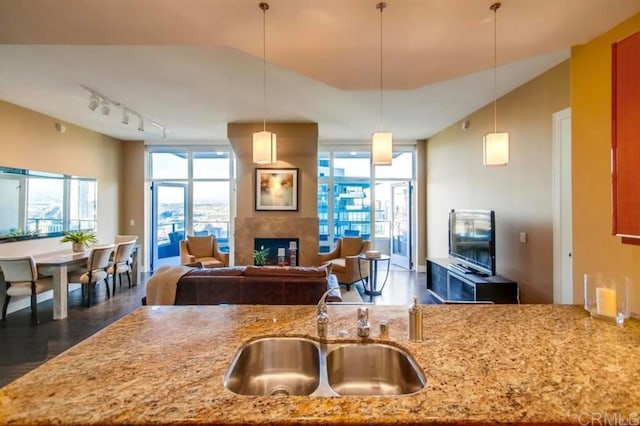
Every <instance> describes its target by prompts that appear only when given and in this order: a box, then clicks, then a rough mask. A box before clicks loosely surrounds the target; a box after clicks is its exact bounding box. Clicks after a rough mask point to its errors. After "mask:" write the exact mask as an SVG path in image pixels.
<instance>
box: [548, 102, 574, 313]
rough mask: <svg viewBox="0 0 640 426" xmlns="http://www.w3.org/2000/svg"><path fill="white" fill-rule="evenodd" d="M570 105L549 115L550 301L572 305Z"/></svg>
mask: <svg viewBox="0 0 640 426" xmlns="http://www.w3.org/2000/svg"><path fill="white" fill-rule="evenodd" d="M574 302H575V301H574V300H573V258H572V220H571V108H567V109H564V110H562V111H558V112H556V113H554V114H553V303H562V304H572V303H574Z"/></svg>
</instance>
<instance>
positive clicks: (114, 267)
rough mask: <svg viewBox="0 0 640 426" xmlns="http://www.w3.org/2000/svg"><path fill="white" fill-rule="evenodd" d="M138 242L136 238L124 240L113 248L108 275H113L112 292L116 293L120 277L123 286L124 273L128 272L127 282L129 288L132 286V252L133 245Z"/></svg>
mask: <svg viewBox="0 0 640 426" xmlns="http://www.w3.org/2000/svg"><path fill="white" fill-rule="evenodd" d="M135 244H136V242H135V240H132V241H127V242H122V243H119V244H116V246H115V249H114V250H113V261H112V262H111V264H110V265H109V266H108V267H107V275H111V277H112V278H111V282H112V283H113V291H112V294H113V295H115V294H116V281H117V280H118V277H120V287H121V288H122V275H121V274H124V273H126V274H127V282H128V283H129V288H131V273H130V271H131V262H132V260H131V253H133V246H134V245H135Z"/></svg>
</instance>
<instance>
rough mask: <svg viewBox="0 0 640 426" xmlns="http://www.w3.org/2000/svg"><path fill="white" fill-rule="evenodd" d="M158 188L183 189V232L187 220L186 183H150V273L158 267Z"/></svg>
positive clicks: (187, 191) (187, 186)
mask: <svg viewBox="0 0 640 426" xmlns="http://www.w3.org/2000/svg"><path fill="white" fill-rule="evenodd" d="M159 187H167V188H183V189H184V197H183V203H184V229H185V232H186V230H187V225H188V223H187V218H188V211H187V208H188V197H189V185H188V184H187V183H186V182H152V183H151V187H150V189H151V232H150V236H151V241H150V244H149V247H151V256H150V259H151V265H150V268H149V270H150V271H151V272H153V271H155V268H156V266H157V265H158V238H157V234H158V232H157V231H158V229H157V226H158V223H157V222H158V188H159Z"/></svg>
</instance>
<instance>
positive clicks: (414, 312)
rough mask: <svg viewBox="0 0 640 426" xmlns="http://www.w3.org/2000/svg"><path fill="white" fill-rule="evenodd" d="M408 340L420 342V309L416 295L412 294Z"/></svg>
mask: <svg viewBox="0 0 640 426" xmlns="http://www.w3.org/2000/svg"><path fill="white" fill-rule="evenodd" d="M409 340H410V341H412V342H422V309H420V307H419V306H418V298H417V297H416V296H413V305H412V306H411V307H410V308H409Z"/></svg>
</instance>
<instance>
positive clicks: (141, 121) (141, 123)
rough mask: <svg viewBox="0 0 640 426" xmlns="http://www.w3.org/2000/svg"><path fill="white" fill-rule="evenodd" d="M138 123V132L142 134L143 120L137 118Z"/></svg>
mask: <svg viewBox="0 0 640 426" xmlns="http://www.w3.org/2000/svg"><path fill="white" fill-rule="evenodd" d="M139 120H140V121H139V122H138V131H140V132H144V120H143V119H142V117H139Z"/></svg>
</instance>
